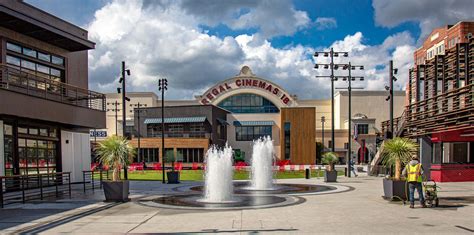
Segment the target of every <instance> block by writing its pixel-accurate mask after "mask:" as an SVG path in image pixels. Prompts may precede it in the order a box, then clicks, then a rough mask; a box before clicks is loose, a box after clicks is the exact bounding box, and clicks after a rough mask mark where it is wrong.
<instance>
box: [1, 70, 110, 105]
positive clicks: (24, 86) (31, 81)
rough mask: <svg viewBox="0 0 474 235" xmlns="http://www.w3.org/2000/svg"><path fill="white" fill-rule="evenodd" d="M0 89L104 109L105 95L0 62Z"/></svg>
mask: <svg viewBox="0 0 474 235" xmlns="http://www.w3.org/2000/svg"><path fill="white" fill-rule="evenodd" d="M0 89H4V90H9V91H14V92H18V93H21V94H26V95H29V96H35V97H38V98H43V99H47V100H52V101H57V102H60V103H64V104H70V105H74V106H79V107H83V108H88V109H93V110H99V111H105V109H106V106H105V95H104V94H101V93H98V92H94V91H90V90H87V89H83V88H80V87H76V86H73V85H69V84H66V83H62V82H57V81H53V80H51V79H49V78H45V77H41V76H39V75H36V74H33V73H30V72H26V71H21V70H20V69H19V68H16V67H14V66H11V65H6V64H0Z"/></svg>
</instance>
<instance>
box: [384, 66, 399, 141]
mask: <svg viewBox="0 0 474 235" xmlns="http://www.w3.org/2000/svg"><path fill="white" fill-rule="evenodd" d="M397 72H398V69H397V68H393V60H390V64H389V86H388V87H387V86H385V90H387V91H388V97H387V98H386V99H385V100H386V101H390V134H389V135H388V137H389V139H392V138H393V135H394V134H395V133H394V128H393V82H395V81H397V78H396V77H395V76H393V74H397Z"/></svg>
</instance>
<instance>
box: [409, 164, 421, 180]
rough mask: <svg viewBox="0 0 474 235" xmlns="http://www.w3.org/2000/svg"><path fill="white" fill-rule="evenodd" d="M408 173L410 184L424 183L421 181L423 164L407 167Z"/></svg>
mask: <svg viewBox="0 0 474 235" xmlns="http://www.w3.org/2000/svg"><path fill="white" fill-rule="evenodd" d="M407 172H408V178H407V180H408V182H420V183H421V182H422V181H423V180H422V179H421V163H418V164H416V165H414V166H412V165H408V166H407Z"/></svg>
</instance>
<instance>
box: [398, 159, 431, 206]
mask: <svg viewBox="0 0 474 235" xmlns="http://www.w3.org/2000/svg"><path fill="white" fill-rule="evenodd" d="M411 159H412V160H411V161H410V162H409V163H408V165H407V166H406V167H405V168H404V169H403V172H402V175H403V176H405V177H406V179H407V182H408V190H409V198H410V208H415V189H416V191H418V196H419V198H420V204H421V207H423V208H425V207H426V204H425V198H424V197H423V188H422V185H421V182H423V179H422V175H423V166H422V165H421V163H420V162H419V161H418V157H417V156H412V158H411Z"/></svg>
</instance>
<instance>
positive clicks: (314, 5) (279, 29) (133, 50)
mask: <svg viewBox="0 0 474 235" xmlns="http://www.w3.org/2000/svg"><path fill="white" fill-rule="evenodd" d="M26 2H27V3H29V4H31V5H33V6H35V7H38V8H40V9H42V10H45V11H47V12H49V13H51V14H53V15H56V16H58V17H60V18H62V19H64V20H67V21H69V22H71V23H73V24H76V25H78V26H80V27H82V28H84V29H86V30H88V31H89V40H91V41H93V42H95V43H96V46H95V49H94V50H90V51H89V88H90V89H92V90H96V91H100V92H104V93H106V92H116V88H117V87H118V86H119V83H118V79H119V76H120V68H121V61H126V64H127V67H128V68H129V69H130V70H131V76H130V77H129V78H127V79H128V80H127V86H128V90H129V91H154V92H157V88H158V87H157V83H158V82H157V81H158V79H159V78H163V77H164V78H167V79H168V84H169V87H168V88H169V89H168V91H167V97H168V98H170V99H192V98H193V97H194V96H196V95H202V93H203V92H204V91H205V90H207V89H208V88H209V87H210V86H212V85H214V84H216V83H218V82H219V81H222V80H225V79H227V78H230V77H233V76H235V75H237V74H238V73H239V70H240V68H241V67H242V66H243V65H248V66H250V68H251V69H252V71H253V73H254V74H256V75H257V76H259V77H261V78H264V79H267V80H270V81H273V82H275V83H277V84H279V85H280V86H282V87H283V88H284V89H286V90H287V91H288V92H289V93H291V94H295V95H297V96H298V97H299V98H300V99H324V98H328V97H329V96H330V81H329V79H328V78H316V77H315V76H317V75H328V74H329V73H330V71H329V70H325V69H318V70H316V69H314V68H313V67H314V64H315V63H328V62H329V61H328V59H327V58H324V57H317V58H315V57H313V54H314V52H315V51H326V50H329V48H331V47H332V48H334V50H335V51H344V52H349V57H347V58H335V63H348V62H351V63H352V64H354V65H363V66H364V70H362V71H354V72H353V75H354V76H364V78H365V80H364V81H362V82H361V81H358V82H355V83H354V84H353V86H354V87H361V88H364V89H366V90H381V89H383V88H384V86H385V85H387V83H388V63H389V61H390V60H393V61H394V67H396V68H398V71H399V73H398V74H397V75H396V76H397V79H398V80H397V82H396V83H395V87H396V89H399V90H402V89H404V88H405V84H406V82H407V80H408V70H409V68H411V67H412V66H413V52H414V50H415V49H416V48H418V47H419V46H420V45H421V44H422V42H423V40H424V39H425V38H426V37H427V35H429V33H430V32H431V31H432V30H433V29H434V28H436V27H442V26H445V25H447V24H455V23H456V22H458V21H461V20H463V21H473V20H474V4H472V3H473V2H472V0H416V1H414V0H397V1H395V0H372V1H369V0H357V1H355V0H332V1H324V0H133V1H132V0H128V1H125V0H26ZM346 74H347V71H339V70H338V71H336V75H340V76H343V75H346ZM335 86H336V87H346V86H347V84H346V83H345V82H344V81H338V82H337V83H336V85H335Z"/></svg>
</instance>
